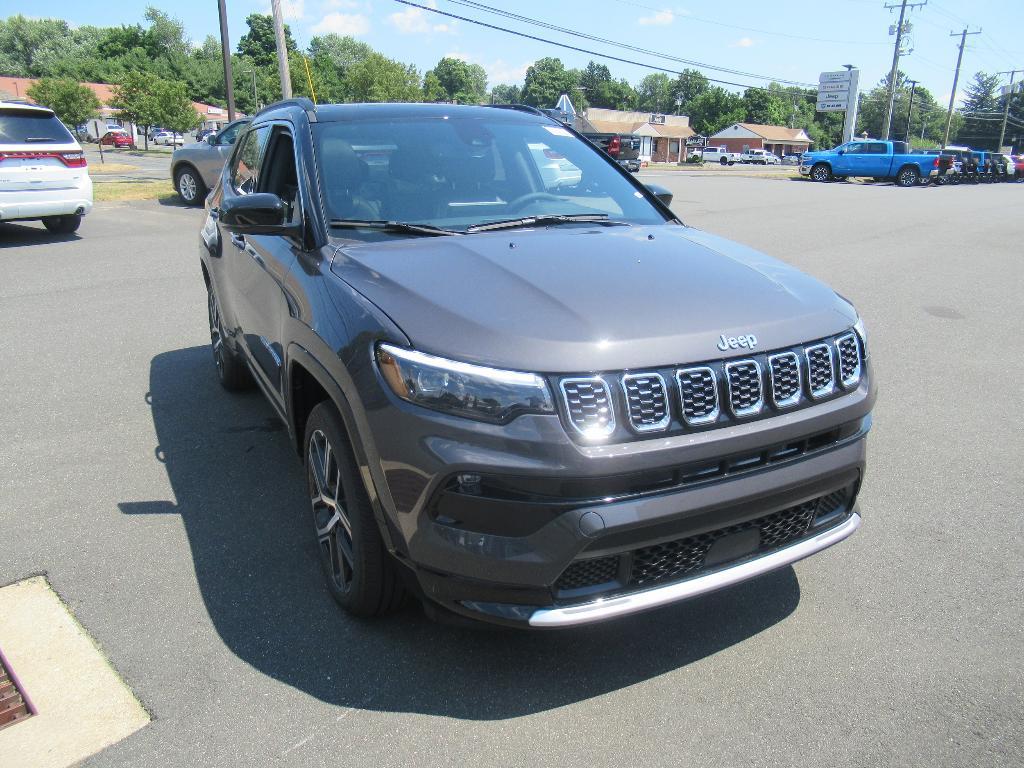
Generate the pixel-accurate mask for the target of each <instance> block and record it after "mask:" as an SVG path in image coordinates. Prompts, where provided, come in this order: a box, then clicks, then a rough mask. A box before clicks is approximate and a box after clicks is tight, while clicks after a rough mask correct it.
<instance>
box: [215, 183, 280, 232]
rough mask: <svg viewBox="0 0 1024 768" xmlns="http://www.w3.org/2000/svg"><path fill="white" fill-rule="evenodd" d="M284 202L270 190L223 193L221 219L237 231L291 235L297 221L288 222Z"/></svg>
mask: <svg viewBox="0 0 1024 768" xmlns="http://www.w3.org/2000/svg"><path fill="white" fill-rule="evenodd" d="M286 214H287V210H286V207H285V204H284V202H283V201H282V200H281V198H280V197H278V196H277V195H275V194H272V193H270V192H256V193H253V194H251V195H233V196H231V197H227V196H225V198H224V200H223V202H222V203H221V206H220V220H221V223H222V224H223V225H224V226H225V227H227V228H228V229H229V230H231V231H232V232H237V233H238V234H240V235H291V234H295V233H296V232H298V231H299V229H300V227H299V225H298V224H289V223H288V221H287V219H286Z"/></svg>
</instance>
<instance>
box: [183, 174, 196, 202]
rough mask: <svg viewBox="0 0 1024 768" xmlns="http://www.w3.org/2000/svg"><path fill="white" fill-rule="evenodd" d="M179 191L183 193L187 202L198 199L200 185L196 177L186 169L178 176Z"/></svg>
mask: <svg viewBox="0 0 1024 768" xmlns="http://www.w3.org/2000/svg"><path fill="white" fill-rule="evenodd" d="M178 192H179V193H181V196H182V198H184V200H185V202H187V203H191V202H192V201H193V200H195V199H196V194H197V193H198V192H199V185H198V184H197V183H196V180H195V177H194V176H193V175H192V174H191V173H189V172H188V171H185V172H184V173H182V174H181V175H180V176H179V177H178Z"/></svg>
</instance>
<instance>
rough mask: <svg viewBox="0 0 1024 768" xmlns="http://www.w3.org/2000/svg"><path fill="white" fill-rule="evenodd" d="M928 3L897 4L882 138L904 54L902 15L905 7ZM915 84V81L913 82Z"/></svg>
mask: <svg viewBox="0 0 1024 768" xmlns="http://www.w3.org/2000/svg"><path fill="white" fill-rule="evenodd" d="M927 4H928V0H921V2H920V3H908V2H907V0H902V2H901V3H900V5H899V6H898V7H899V9H900V20H899V21H898V22H897V23H896V44H895V45H894V46H893V50H892V70H891V71H890V72H889V104H888V106H886V108H885V122H884V123H883V124H882V139H883V140H884V139H888V138H889V126H890V124H891V123H892V102H893V99H895V98H896V73H897V72H898V71H899V68H900V56H903V55H905V54H904V52H903V51H902V50H901V49H900V44H901V43H902V42H903V33H904V32H907V31H909V29H908V26H909V25H906V24H904V23H903V17H904V16H905V15H906V13H907V7H908V6H909V7H910V8H911V9H914V8H922V7H924V6H925V5H927ZM885 7H886V8H888V9H890V10H891V9H893V8H896V7H897V6H895V5H887V6H885ZM889 34H892V29H890V30H889ZM915 85H916V83H915Z"/></svg>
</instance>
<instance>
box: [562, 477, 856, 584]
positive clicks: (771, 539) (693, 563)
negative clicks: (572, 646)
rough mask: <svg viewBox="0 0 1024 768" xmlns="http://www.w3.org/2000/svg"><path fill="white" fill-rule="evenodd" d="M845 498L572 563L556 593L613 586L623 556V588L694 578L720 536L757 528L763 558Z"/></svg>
mask: <svg viewBox="0 0 1024 768" xmlns="http://www.w3.org/2000/svg"><path fill="white" fill-rule="evenodd" d="M846 500H847V490H846V489H842V490H838V491H833V492H832V493H830V494H827V495H825V496H821V497H819V498H817V499H812V500H810V501H806V502H804V503H803V504H797V505H795V506H792V507H787V508H786V509H781V510H779V511H778V512H773V513H772V514H770V515H765V516H764V517H759V518H757V519H755V520H748V521H747V522H744V523H739V524H737V525H730V526H727V527H725V528H719V529H718V530H714V531H708V532H706V533H700V534H697V535H695V536H687V537H686V538H683V539H676V540H675V541H666V542H662V543H659V544H652V545H650V546H647V547H641V548H639V549H635V550H633V551H632V552H631V553H626V554H623V555H613V556H610V557H601V558H592V559H589V560H577V561H575V562H573V563H572V564H570V565H569V567H568V568H566V570H565V571H564V572H563V574H562V576H561V578H559V580H558V581H557V582H556V584H555V588H556V589H557V590H560V591H561V590H570V589H583V588H586V587H596V586H599V585H603V584H608V583H609V582H614V581H615V580H616V576H617V574H618V570H619V563H620V560H621V558H623V557H631V558H632V559H631V565H630V573H629V581H628V583H627V585H626V586H631V587H640V586H649V585H651V584H656V583H659V582H664V581H672V580H674V579H680V578H683V577H685V576H691V575H695V574H696V573H697V572H698V571H700V570H702V569H703V568H704V567H705V565H706V562H705V559H706V557H707V554H708V551H709V550H710V549H711V547H712V546H714V544H715V542H717V541H718V540H719V539H722V538H724V537H726V536H730V535H732V534H734V533H741V532H744V531H750V530H757V531H758V536H759V544H758V547H757V550H756V552H754V553H752V554H764V553H766V552H769V551H771V550H774V549H778V548H780V547H783V546H785V545H787V544H789V543H791V542H793V541H796V540H797V539H800V538H802V537H804V536H805V535H806V534H807V532H808V530H809V529H810V527H811V524H812V523H813V522H814V520H815V518H816V517H824V516H826V515H829V514H831V513H833V512H835V511H836V510H838V509H839V508H840V507H841V506H842V505H843V504H845V503H846Z"/></svg>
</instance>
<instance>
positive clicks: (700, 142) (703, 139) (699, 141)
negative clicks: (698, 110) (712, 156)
mask: <svg viewBox="0 0 1024 768" xmlns="http://www.w3.org/2000/svg"><path fill="white" fill-rule="evenodd" d="M685 141H686V146H687V147H703V146H704V145H705V144H707V143H708V137H707V136H690V137H689V138H687V139H686V140H685Z"/></svg>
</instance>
